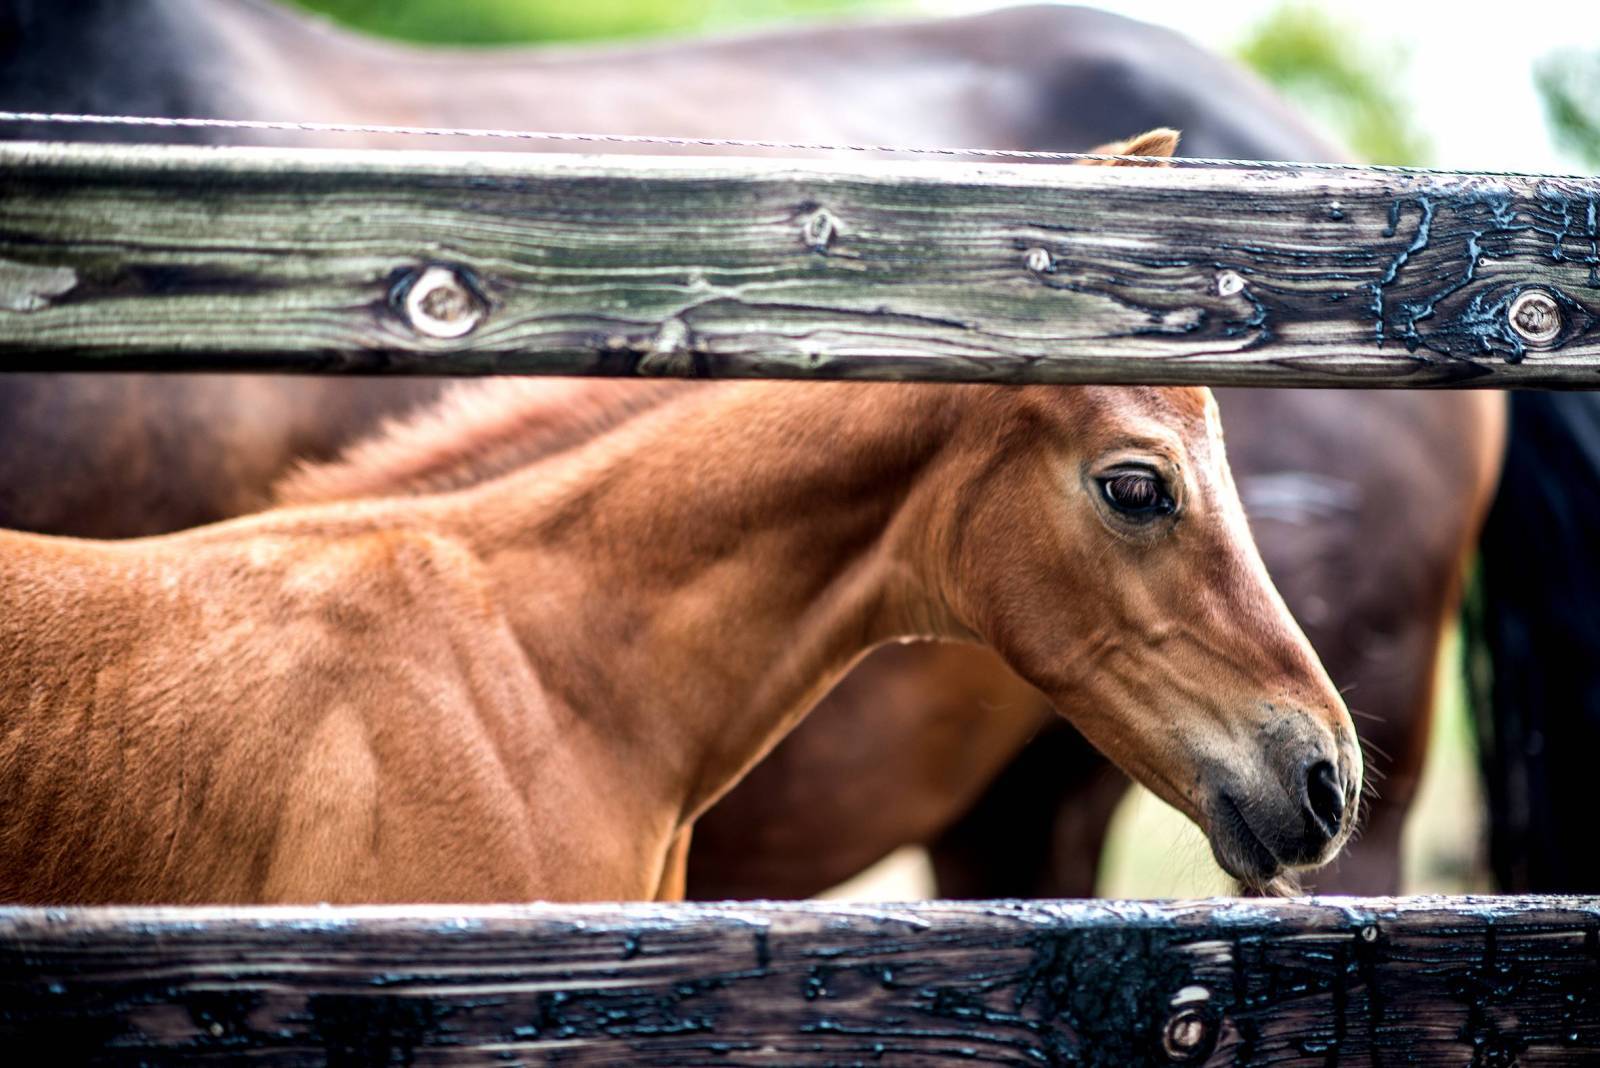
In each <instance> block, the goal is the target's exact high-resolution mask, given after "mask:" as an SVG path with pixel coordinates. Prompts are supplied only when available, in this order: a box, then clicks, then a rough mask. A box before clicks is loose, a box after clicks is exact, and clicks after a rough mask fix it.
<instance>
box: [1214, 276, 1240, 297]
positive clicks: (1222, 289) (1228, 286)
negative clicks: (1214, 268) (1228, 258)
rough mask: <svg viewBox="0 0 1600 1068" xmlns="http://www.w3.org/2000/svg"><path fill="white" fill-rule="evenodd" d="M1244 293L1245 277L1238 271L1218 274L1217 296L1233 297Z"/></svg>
mask: <svg viewBox="0 0 1600 1068" xmlns="http://www.w3.org/2000/svg"><path fill="white" fill-rule="evenodd" d="M1243 292H1244V275H1242V274H1240V273H1239V272H1238V271H1218V272H1217V295H1218V296H1222V297H1231V296H1233V295H1234V294H1235V293H1243Z"/></svg>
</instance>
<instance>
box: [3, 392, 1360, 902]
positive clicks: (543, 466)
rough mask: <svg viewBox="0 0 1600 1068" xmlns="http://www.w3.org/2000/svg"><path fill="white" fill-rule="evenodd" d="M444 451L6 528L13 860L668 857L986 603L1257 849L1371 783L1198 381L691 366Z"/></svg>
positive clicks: (1158, 772) (76, 894)
mask: <svg viewBox="0 0 1600 1068" xmlns="http://www.w3.org/2000/svg"><path fill="white" fill-rule="evenodd" d="M496 385H499V384H496ZM631 396H632V392H631V391H629V392H628V397H629V398H631ZM494 397H495V398H497V399H495V400H493V401H491V402H490V403H494V404H505V403H508V402H511V403H515V402H516V401H517V400H518V399H519V398H523V399H527V398H531V399H532V402H533V403H535V404H542V403H544V398H543V397H542V396H541V395H540V393H539V392H538V391H537V390H534V391H526V392H524V393H521V394H519V393H516V392H512V391H509V390H506V389H504V388H501V389H499V390H498V391H497V392H496V393H495V394H494ZM478 415H479V413H478V412H477V411H475V410H473V409H472V408H470V407H463V406H459V405H458V406H457V407H456V408H455V409H454V411H453V413H452V414H450V415H447V416H445V417H443V418H442V420H441V421H440V422H439V423H437V424H430V425H428V426H424V427H423V428H421V429H419V428H412V430H411V431H410V432H409V433H408V434H405V433H403V434H397V435H396V436H395V437H394V439H393V447H394V449H395V450H396V452H397V453H399V454H400V459H399V461H398V463H397V465H396V466H397V468H398V469H399V470H401V471H403V472H409V471H411V470H412V469H413V464H412V462H411V458H410V457H409V456H408V455H406V454H407V453H408V452H410V453H414V452H416V451H418V450H422V451H429V450H433V451H436V452H443V453H445V454H446V455H449V456H452V457H456V458H460V457H463V456H465V457H469V458H470V457H473V456H475V455H477V454H478V452H479V450H478V449H477V448H476V447H475V446H474V445H473V444H472V441H473V438H474V435H476V434H481V433H482V430H481V429H480V428H479V425H478V424H479V419H478ZM462 466H466V467H470V460H469V461H467V462H465V463H463V464H462ZM460 481H461V482H462V483H463V484H466V486H467V488H464V489H460V490H455V491H447V492H441V493H433V494H423V495H418V496H397V497H389V498H378V499H372V500H361V501H353V502H335V503H331V504H326V505H321V506H309V507H305V508H299V509H294V508H290V509H281V510H275V511H271V512H267V513H264V514H262V515H259V516H253V517H247V518H244V519H239V520H234V521H231V522H227V523H223V524H219V525H216V526H211V527H203V528H199V529H197V530H194V531H190V532H185V533H180V534H174V535H167V536H162V537H156V538H148V539H139V540H133V541H126V542H92V541H82V540H72V539H58V538H49V537H45V536H40V535H27V534H9V533H8V534H4V535H3V536H0V725H3V727H4V729H3V731H0V811H4V812H5V813H6V818H5V820H4V821H3V822H0V900H5V901H13V902H17V901H20V902H40V903H43V902H54V903H60V902H81V903H91V902H179V903H193V902H258V903H269V902H313V901H330V902H373V901H388V902H404V901H491V900H526V899H530V898H552V899H561V900H583V899H616V898H650V897H656V896H674V895H676V894H677V893H679V892H681V887H682V875H681V845H682V842H683V840H684V836H685V834H686V833H687V830H688V828H689V827H690V825H691V823H692V821H693V819H694V818H695V817H696V816H697V815H698V814H699V813H700V812H701V811H703V810H704V809H705V808H706V807H707V806H708V805H709V804H710V803H711V802H712V801H714V800H715V799H716V798H717V797H719V796H720V795H721V794H722V793H723V792H724V791H725V790H726V789H727V788H728V787H729V786H730V785H731V784H732V783H733V782H734V780H735V779H736V778H737V777H738V776H739V775H740V774H741V773H742V772H743V771H744V770H745V769H746V768H747V767H749V766H750V765H751V764H752V763H753V762H754V761H755V760H756V759H757V758H758V757H759V756H760V755H761V754H762V753H763V752H765V751H766V750H767V749H768V748H769V747H770V746H771V745H772V744H773V743H774V742H775V741H776V740H777V739H778V738H779V737H780V736H781V735H782V734H783V733H785V732H786V731H787V730H788V729H789V728H790V727H791V726H792V725H793V724H794V723H795V722H796V721H797V720H798V719H799V717H800V716H801V715H803V714H804V712H805V711H806V710H807V709H809V708H810V707H811V706H812V705H813V704H814V703H815V702H816V700H817V699H818V698H819V697H820V696H821V695H822V693H823V692H825V690H826V689H827V687H828V686H829V685H830V684H831V683H832V682H833V681H835V680H836V679H837V678H838V677H839V676H840V675H841V674H842V673H843V672H844V671H845V670H846V669H847V668H848V667H849V666H850V665H851V664H852V663H853V662H854V660H855V659H856V658H857V657H859V656H860V655H862V654H863V653H865V652H866V651H868V650H869V649H871V648H873V647H875V646H878V645H880V644H883V643H885V642H892V641H895V640H899V639H906V638H917V637H927V638H946V639H952V638H953V639H966V640H972V639H977V640H981V641H984V642H985V643H987V644H989V645H991V646H992V647H993V648H995V649H996V651H997V652H999V653H1000V655H1001V656H1002V657H1003V659H1004V660H1005V661H1006V663H1007V665H1008V666H1009V667H1010V668H1012V669H1013V670H1015V671H1017V672H1018V673H1019V674H1021V675H1022V676H1023V677H1025V678H1028V679H1030V680H1031V681H1032V682H1033V684H1035V685H1037V686H1039V687H1041V688H1042V689H1043V690H1044V691H1045V692H1047V693H1048V694H1049V695H1050V697H1051V699H1052V700H1053V701H1054V702H1055V703H1056V705H1057V706H1058V707H1060V708H1063V709H1068V710H1071V711H1070V714H1072V715H1073V716H1074V717H1075V719H1076V721H1077V723H1078V725H1079V727H1080V728H1081V729H1082V730H1083V731H1084V732H1085V733H1086V734H1087V735H1088V736H1089V737H1090V738H1091V739H1093V740H1094V741H1095V743H1096V744H1097V745H1098V746H1099V747H1100V748H1101V749H1102V750H1104V751H1106V752H1107V753H1109V754H1111V755H1113V756H1114V757H1115V758H1116V759H1117V760H1118V762H1119V763H1120V764H1121V765H1122V766H1124V767H1126V768H1128V769H1129V770H1130V771H1131V772H1132V773H1133V774H1134V775H1135V776H1137V777H1138V778H1140V779H1141V780H1143V781H1144V782H1146V783H1147V784H1149V785H1150V786H1151V788H1152V789H1155V790H1156V791H1157V792H1158V793H1160V794H1161V795H1162V796H1164V797H1165V798H1167V799H1168V800H1169V801H1171V802H1172V803H1173V804H1175V805H1177V806H1179V807H1180V808H1182V809H1183V810H1184V811H1186V812H1188V813H1189V814H1191V815H1192V816H1193V818H1195V819H1196V821H1197V822H1199V823H1200V824H1201V825H1202V826H1203V827H1205V828H1206V829H1207V831H1208V833H1209V834H1210V835H1211V838H1212V841H1213V844H1214V850H1215V852H1216V855H1217V857H1218V859H1219V861H1220V862H1221V863H1223V864H1224V866H1226V867H1227V868H1228V869H1229V870H1230V871H1232V872H1234V873H1235V874H1237V875H1239V876H1241V877H1243V878H1246V879H1250V880H1256V881H1258V880H1266V879H1271V878H1273V877H1275V876H1276V875H1277V874H1278V873H1279V872H1280V871H1282V870H1283V869H1285V868H1292V867H1296V866H1300V865H1306V864H1315V863H1317V862H1319V861H1321V860H1323V859H1325V858H1326V857H1327V856H1328V855H1329V854H1330V853H1331V852H1333V851H1334V850H1336V849H1337V848H1338V846H1339V845H1340V844H1341V843H1342V841H1343V839H1344V838H1345V837H1346V835H1347V834H1348V833H1349V830H1350V828H1351V826H1352V825H1353V822H1354V820H1353V815H1352V814H1353V812H1354V810H1355V808H1356V801H1357V793H1358V790H1359V784H1360V781H1361V755H1360V750H1359V747H1358V746H1357V744H1356V740H1355V735H1354V731H1353V729H1352V727H1351V725H1350V721H1349V717H1348V715H1347V713H1346V712H1345V710H1344V707H1343V704H1342V702H1341V701H1340V698H1339V696H1338V694H1337V692H1336V691H1335V690H1334V688H1333V686H1332V683H1331V682H1330V681H1329V680H1328V678H1327V676H1326V674H1325V673H1324V672H1323V670H1322V668H1321V665H1320V664H1319V663H1318V662H1317V660H1316V657H1315V654H1314V653H1313V652H1312V650H1311V647H1310V646H1309V644H1307V642H1306V641H1305V638H1304V636H1303V635H1302V634H1301V633H1300V631H1299V629H1298V627H1297V626H1296V625H1295V623H1294V621H1293V619H1292V618H1291V617H1290V616H1289V613H1288V611H1287V609H1286V608H1285V607H1284V605H1283V602H1282V600H1281V599H1280V598H1279V597H1278V595H1277V593H1276V591H1275V590H1274V589H1273V588H1272V585H1271V582H1270V580H1269V579H1268V578H1267V574H1266V569H1265V568H1264V567H1263V566H1262V564H1261V562H1260V558H1259V556H1258V555H1257V554H1256V551H1255V548H1254V546H1253V544H1252V543H1251V541H1250V536H1249V532H1248V529H1247V526H1246V523H1245V519H1244V514H1243V511H1242V509H1241V507H1240V505H1239V502H1238V499H1237V495H1236V494H1235V492H1234V489H1233V485H1232V481H1231V478H1230V476H1229V473H1228V470H1227V466H1226V462H1225V460H1224V457H1223V451H1222V439H1221V433H1220V424H1219V422H1218V419H1217V416H1216V410H1215V406H1214V405H1213V404H1212V403H1211V402H1210V400H1209V397H1208V396H1207V395H1206V393H1205V391H1203V390H1197V389H1165V390H1152V389H1135V388H1103V389H1091V388H1077V389H1070V388H1061V387H1031V388H1021V389H1007V388H1004V387H988V386H957V387H943V388H941V387H928V386H915V385H859V384H828V383H818V384H795V383H744V384H729V385H721V386H711V387H701V388H688V389H682V390H679V391H678V392H677V393H676V394H674V395H673V396H671V397H667V398H665V399H663V400H661V401H660V403H658V404H657V405H655V406H654V407H652V408H650V409H648V410H647V411H645V412H643V413H642V414H638V415H635V416H634V417H633V418H631V419H629V418H622V419H621V420H620V422H619V423H618V424H617V425H615V426H613V427H612V428H611V429H610V430H608V431H606V430H602V431H601V432H599V433H597V434H595V435H594V436H592V437H591V438H590V439H589V440H587V441H586V442H584V443H583V444H580V445H576V446H574V447H572V448H570V449H567V450H565V451H563V452H560V453H558V454H556V455H554V456H540V455H538V454H537V453H535V454H534V455H532V456H531V457H530V458H529V459H528V460H527V461H526V462H524V463H521V464H518V465H515V466H514V467H513V468H512V470H511V471H510V473H508V474H504V475H501V476H500V477H492V478H489V479H487V480H486V481H484V480H481V479H480V478H479V476H478V475H477V474H476V473H474V472H470V471H469V472H467V473H465V474H463V475H462V476H461V478H460ZM397 489H399V491H401V492H403V489H401V488H400V487H397ZM1090 605H1093V606H1094V607H1093V608H1092V609H1091V608H1090ZM685 665H694V669H693V670H687V669H686V668H685Z"/></svg>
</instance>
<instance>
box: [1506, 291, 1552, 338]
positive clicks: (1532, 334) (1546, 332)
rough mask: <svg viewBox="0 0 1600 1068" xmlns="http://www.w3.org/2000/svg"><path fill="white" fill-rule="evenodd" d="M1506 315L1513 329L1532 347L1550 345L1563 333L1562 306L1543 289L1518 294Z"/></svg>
mask: <svg viewBox="0 0 1600 1068" xmlns="http://www.w3.org/2000/svg"><path fill="white" fill-rule="evenodd" d="M1506 314H1507V317H1508V318H1509V319H1510V320H1511V329H1512V330H1514V331H1516V334H1517V336H1518V337H1520V338H1521V339H1522V340H1523V341H1526V342H1527V343H1528V344H1530V345H1546V344H1549V343H1550V342H1552V341H1554V340H1555V339H1556V336H1557V335H1558V334H1560V333H1561V305H1559V304H1557V303H1556V298H1555V297H1553V296H1551V295H1550V294H1549V293H1546V292H1545V291H1544V290H1542V289H1529V290H1527V291H1525V292H1523V293H1520V294H1518V295H1517V299H1516V300H1513V301H1512V302H1511V310H1510V311H1509V312H1507V313H1506Z"/></svg>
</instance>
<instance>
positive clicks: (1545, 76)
mask: <svg viewBox="0 0 1600 1068" xmlns="http://www.w3.org/2000/svg"><path fill="white" fill-rule="evenodd" d="M1533 84H1534V87H1535V88H1537V89H1538V90H1539V98H1540V99H1541V100H1543V101H1544V117H1545V122H1546V123H1547V124H1548V125H1549V127H1550V136H1551V138H1552V139H1553V140H1554V141H1555V143H1556V147H1557V148H1559V149H1561V150H1562V151H1563V152H1570V153H1571V154H1572V155H1573V156H1575V157H1577V158H1578V159H1579V160H1581V161H1582V162H1583V165H1584V166H1586V167H1593V168H1595V169H1597V170H1600V52H1585V51H1582V50H1580V49H1576V48H1564V49H1562V50H1560V51H1558V52H1552V53H1550V54H1549V55H1547V56H1545V57H1544V58H1543V59H1541V60H1539V61H1538V62H1537V63H1535V64H1534V65H1533Z"/></svg>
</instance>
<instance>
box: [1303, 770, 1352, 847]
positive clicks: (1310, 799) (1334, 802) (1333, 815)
mask: <svg viewBox="0 0 1600 1068" xmlns="http://www.w3.org/2000/svg"><path fill="white" fill-rule="evenodd" d="M1306 810H1307V811H1308V812H1309V813H1310V814H1311V819H1312V822H1313V823H1314V824H1315V825H1316V827H1317V829H1318V830H1320V831H1321V832H1322V833H1323V834H1324V835H1325V836H1327V838H1328V840H1330V841H1331V840H1332V839H1333V838H1334V837H1336V836H1337V835H1338V833H1339V824H1340V821H1341V820H1342V819H1343V818H1344V786H1343V784H1342V783H1340V782H1339V773H1338V772H1337V771H1335V770H1334V768H1333V765H1332V764H1331V763H1329V762H1328V761H1326V760H1319V761H1317V762H1316V763H1315V764H1312V765H1311V767H1309V768H1307V769H1306Z"/></svg>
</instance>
